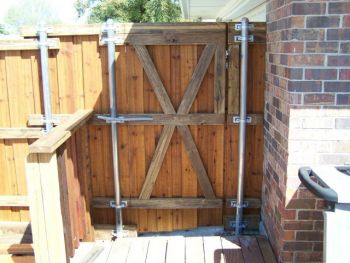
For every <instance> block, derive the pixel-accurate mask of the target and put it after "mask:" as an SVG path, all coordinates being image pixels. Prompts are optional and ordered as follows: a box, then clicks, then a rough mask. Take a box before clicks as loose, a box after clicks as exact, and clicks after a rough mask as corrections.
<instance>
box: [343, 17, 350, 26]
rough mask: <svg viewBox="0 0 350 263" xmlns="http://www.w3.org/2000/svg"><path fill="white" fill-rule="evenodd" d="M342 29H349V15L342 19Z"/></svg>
mask: <svg viewBox="0 0 350 263" xmlns="http://www.w3.org/2000/svg"><path fill="white" fill-rule="evenodd" d="M343 27H350V15H347V16H344V17H343Z"/></svg>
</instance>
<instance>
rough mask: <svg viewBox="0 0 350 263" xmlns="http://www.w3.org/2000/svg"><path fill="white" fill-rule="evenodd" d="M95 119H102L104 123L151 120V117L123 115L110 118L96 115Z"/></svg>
mask: <svg viewBox="0 0 350 263" xmlns="http://www.w3.org/2000/svg"><path fill="white" fill-rule="evenodd" d="M97 119H100V120H104V121H106V123H125V122H129V121H152V120H153V118H152V117H150V116H138V117H125V116H117V117H115V118H112V117H110V116H105V115H98V116H97Z"/></svg>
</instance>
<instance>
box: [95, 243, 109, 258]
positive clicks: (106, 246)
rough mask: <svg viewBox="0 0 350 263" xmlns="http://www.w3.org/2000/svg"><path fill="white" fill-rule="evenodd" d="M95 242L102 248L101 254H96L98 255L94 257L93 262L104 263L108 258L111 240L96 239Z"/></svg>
mask: <svg viewBox="0 0 350 263" xmlns="http://www.w3.org/2000/svg"><path fill="white" fill-rule="evenodd" d="M96 243H97V244H100V245H102V246H103V248H104V249H103V251H102V252H101V254H100V255H98V257H97V258H96V259H95V262H94V263H106V262H107V260H108V256H109V254H110V252H111V249H112V244H113V242H111V241H98V242H96Z"/></svg>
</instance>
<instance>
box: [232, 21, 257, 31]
mask: <svg viewBox="0 0 350 263" xmlns="http://www.w3.org/2000/svg"><path fill="white" fill-rule="evenodd" d="M235 30H236V31H241V30H242V23H237V24H235ZM248 30H250V31H252V30H254V24H248Z"/></svg>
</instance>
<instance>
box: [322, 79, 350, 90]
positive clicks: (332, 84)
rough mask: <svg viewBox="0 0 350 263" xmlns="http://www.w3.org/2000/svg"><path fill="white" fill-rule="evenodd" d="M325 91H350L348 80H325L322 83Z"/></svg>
mask: <svg viewBox="0 0 350 263" xmlns="http://www.w3.org/2000/svg"><path fill="white" fill-rule="evenodd" d="M324 90H325V91H326V92H350V81H327V82H325V83H324Z"/></svg>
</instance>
